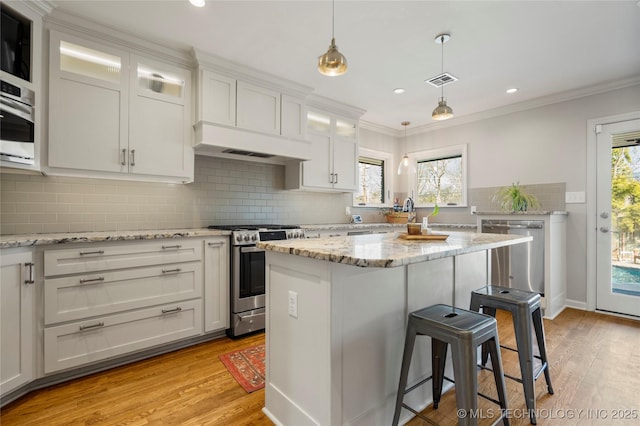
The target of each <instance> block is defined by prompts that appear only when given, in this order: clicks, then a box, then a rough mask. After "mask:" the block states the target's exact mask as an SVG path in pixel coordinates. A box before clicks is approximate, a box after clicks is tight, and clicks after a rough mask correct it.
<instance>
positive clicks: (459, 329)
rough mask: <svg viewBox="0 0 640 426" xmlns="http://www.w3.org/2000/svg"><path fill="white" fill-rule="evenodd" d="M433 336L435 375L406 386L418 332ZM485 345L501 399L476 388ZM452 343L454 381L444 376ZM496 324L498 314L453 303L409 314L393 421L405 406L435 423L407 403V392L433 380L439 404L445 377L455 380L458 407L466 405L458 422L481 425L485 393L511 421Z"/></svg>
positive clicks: (505, 422)
mask: <svg viewBox="0 0 640 426" xmlns="http://www.w3.org/2000/svg"><path fill="white" fill-rule="evenodd" d="M419 335H424V336H430V337H431V369H432V375H431V376H429V377H427V378H426V379H424V380H422V381H420V382H419V383H417V384H415V385H413V386H411V387H409V388H407V376H408V374H409V367H410V364H411V358H412V355H413V348H414V345H415V339H416V336H419ZM483 344H486V345H487V347H488V351H489V354H490V356H491V362H492V365H493V366H494V368H493V376H494V379H495V383H496V388H497V392H498V400H497V401H496V400H495V399H493V398H489V397H487V396H486V395H482V394H480V393H478V376H477V374H478V373H477V367H478V359H477V357H478V355H477V353H478V347H479V346H481V345H483ZM449 345H451V354H452V359H453V374H454V379H455V382H454V381H453V380H451V379H449V378H447V377H445V376H444V369H445V363H446V356H447V347H448V346H449ZM499 346H500V342H499V340H498V328H497V322H496V320H495V318H492V317H490V316H488V315H484V314H480V313H477V312H471V311H469V310H465V309H460V308H454V307H452V306H448V305H433V306H430V307H427V308H423V309H420V310H417V311H414V312H411V313H410V314H409V322H408V325H407V334H406V339H405V344H404V353H403V356H402V367H401V371H400V381H399V384H398V393H397V397H396V406H395V412H394V415H393V423H392V424H393V425H394V426H396V425H397V424H398V421H399V420H400V412H401V411H402V408H403V407H404V408H406V409H408V410H409V411H411V412H412V413H413V414H415V415H417V416H418V417H420V418H422V419H423V420H425V421H427V422H429V423H431V424H436V423H435V422H434V421H433V420H431V419H429V418H427V417H425V416H423V415H422V414H420V413H419V412H417V411H416V410H414V409H413V408H411V407H409V406H408V405H406V404H404V402H403V401H404V396H405V395H406V394H407V393H409V392H411V391H412V390H414V389H416V388H417V387H418V386H421V385H422V384H424V383H425V382H427V381H428V380H431V381H432V390H433V406H434V408H436V409H437V408H438V403H439V402H440V397H441V395H442V384H443V381H444V379H446V380H447V381H450V382H453V383H455V391H456V404H457V407H458V411H459V412H460V410H464V411H465V413H466V415H464V416H462V415H458V424H459V425H477V422H478V416H477V409H478V398H477V396H478V395H480V396H482V397H484V398H487V399H489V400H491V401H492V402H495V403H496V404H499V405H500V408H501V411H502V416H501V418H502V420H503V423H504V424H505V425H508V424H509V421H508V419H507V417H506V410H507V393H506V387H505V381H504V376H503V373H502V359H501V357H500V350H499Z"/></svg>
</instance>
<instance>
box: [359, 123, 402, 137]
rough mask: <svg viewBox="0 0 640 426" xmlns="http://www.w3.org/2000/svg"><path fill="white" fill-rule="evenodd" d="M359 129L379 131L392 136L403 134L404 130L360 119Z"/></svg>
mask: <svg viewBox="0 0 640 426" xmlns="http://www.w3.org/2000/svg"><path fill="white" fill-rule="evenodd" d="M360 129H361V130H362V129H365V130H371V131H372V132H376V133H381V134H383V135H387V136H393V137H394V138H397V137H399V136H400V135H403V134H404V132H401V131H400V130H397V129H394V128H392V127H388V126H383V125H382V124H377V123H373V122H371V121H366V120H360Z"/></svg>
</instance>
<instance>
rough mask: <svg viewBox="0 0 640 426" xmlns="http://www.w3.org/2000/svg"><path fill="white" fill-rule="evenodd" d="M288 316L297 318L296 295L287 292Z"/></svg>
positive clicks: (293, 292) (292, 292)
mask: <svg viewBox="0 0 640 426" xmlns="http://www.w3.org/2000/svg"><path fill="white" fill-rule="evenodd" d="M289 316H290V317H293V318H298V293H296V292H295V291H291V290H289Z"/></svg>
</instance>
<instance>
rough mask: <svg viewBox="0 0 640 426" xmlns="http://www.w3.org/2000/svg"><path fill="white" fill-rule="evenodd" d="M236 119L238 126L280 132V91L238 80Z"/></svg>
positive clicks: (266, 131) (265, 131)
mask: <svg viewBox="0 0 640 426" xmlns="http://www.w3.org/2000/svg"><path fill="white" fill-rule="evenodd" d="M237 88H238V93H237V99H236V120H237V125H238V127H241V128H243V129H248V130H256V131H258V132H263V133H272V134H276V135H279V134H280V92H276V91H275V90H270V89H267V88H264V87H260V86H254V85H253V84H249V83H246V82H244V81H238V83H237Z"/></svg>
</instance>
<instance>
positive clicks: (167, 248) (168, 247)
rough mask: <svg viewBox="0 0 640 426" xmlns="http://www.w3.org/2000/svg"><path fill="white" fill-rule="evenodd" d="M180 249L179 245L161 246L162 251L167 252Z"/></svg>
mask: <svg viewBox="0 0 640 426" xmlns="http://www.w3.org/2000/svg"><path fill="white" fill-rule="evenodd" d="M180 247H182V246H181V245H180V244H176V245H175V246H162V250H169V249H176V250H177V249H179V248H180Z"/></svg>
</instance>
